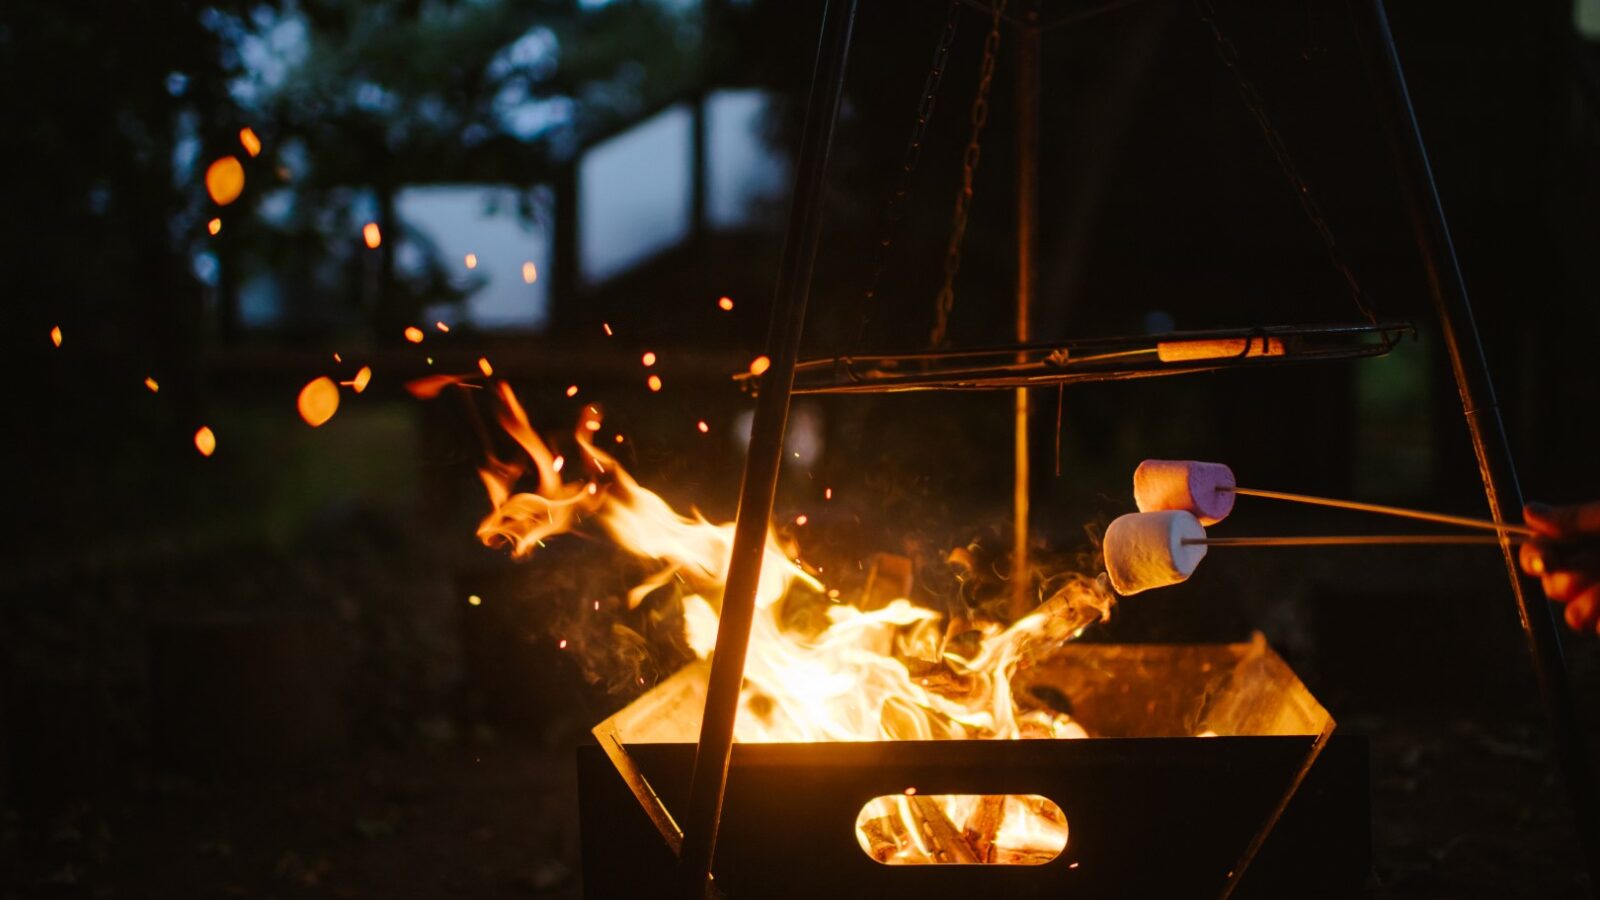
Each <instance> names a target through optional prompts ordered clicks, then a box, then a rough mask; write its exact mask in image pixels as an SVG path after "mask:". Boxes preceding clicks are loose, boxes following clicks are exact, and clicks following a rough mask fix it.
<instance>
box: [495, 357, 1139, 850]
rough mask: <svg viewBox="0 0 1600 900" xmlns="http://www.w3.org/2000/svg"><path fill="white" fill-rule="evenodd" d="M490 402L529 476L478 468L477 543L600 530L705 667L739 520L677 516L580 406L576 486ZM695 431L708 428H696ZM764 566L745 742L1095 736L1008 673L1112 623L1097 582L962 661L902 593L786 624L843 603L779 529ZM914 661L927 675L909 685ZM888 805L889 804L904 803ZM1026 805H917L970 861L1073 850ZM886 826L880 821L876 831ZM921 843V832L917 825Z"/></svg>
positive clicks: (529, 431)
mask: <svg viewBox="0 0 1600 900" xmlns="http://www.w3.org/2000/svg"><path fill="white" fill-rule="evenodd" d="M497 395H498V399H499V401H500V410H499V422H500V425H501V426H502V427H503V428H504V429H505V430H506V432H507V433H508V434H509V435H510V436H511V437H512V439H513V440H514V441H515V442H516V443H517V444H518V445H519V446H520V447H521V449H522V450H523V452H524V453H525V454H526V456H527V458H528V460H529V462H531V466H532V469H531V471H530V470H529V468H528V465H527V464H525V463H517V462H508V461H504V460H501V459H498V458H496V457H494V456H492V455H491V457H490V458H489V460H488V462H487V463H486V464H485V465H484V466H483V467H482V468H481V469H480V470H479V474H480V476H481V478H482V481H483V484H484V487H485V489H486V490H487V492H488V497H489V501H490V504H491V506H492V511H491V512H490V513H489V514H488V515H487V516H486V517H485V518H484V519H483V521H482V522H481V523H480V524H479V526H478V531H477V534H478V537H479V538H480V539H481V540H483V541H484V542H485V543H486V544H488V545H491V546H504V547H507V548H509V549H510V551H511V553H512V554H513V555H514V556H518V557H524V556H527V555H529V554H531V553H532V552H534V550H535V549H536V548H538V547H541V546H543V544H544V542H545V541H546V540H548V539H550V538H552V537H554V536H556V535H559V534H563V533H565V532H569V531H573V530H575V529H577V528H578V527H579V526H580V525H581V526H582V527H583V528H584V530H585V531H589V532H592V531H598V532H600V533H602V534H603V535H604V536H605V537H607V538H609V539H610V541H611V542H613V543H614V544H615V545H616V546H617V547H618V548H620V549H622V550H624V551H626V552H628V553H630V554H632V555H633V556H635V557H637V558H638V559H640V560H641V561H644V562H645V563H646V564H647V566H648V567H649V573H648V574H647V575H646V576H645V577H644V579H643V580H642V581H641V582H640V583H639V584H637V585H635V586H634V587H633V588H632V589H630V590H629V591H628V593H627V606H628V608H629V609H633V608H636V607H638V606H639V604H640V603H642V602H643V601H644V599H645V598H646V597H647V596H649V595H650V594H652V593H654V592H655V591H656V590H658V589H660V588H662V587H664V586H667V585H669V584H676V585H677V589H678V591H679V594H680V596H681V597H682V603H683V629H684V630H683V636H684V638H685V641H686V643H687V645H688V646H689V647H690V648H691V649H692V651H693V652H694V653H695V654H696V655H697V656H699V657H701V658H702V659H705V658H709V657H710V655H711V652H712V650H713V649H714V647H715V645H716V636H717V628H718V612H717V610H718V608H719V606H720V603H721V595H722V586H723V583H724V580H725V579H726V575H727V571H726V569H727V565H728V560H729V558H730V555H731V553H732V549H733V535H734V525H733V524H732V523H724V524H717V523H713V522H710V521H708V520H706V519H705V518H704V517H703V516H701V515H699V514H698V513H694V514H691V515H684V514H682V513H680V512H678V511H677V510H675V509H673V508H672V507H671V506H670V505H669V504H668V503H667V502H666V501H665V500H663V499H662V498H661V497H660V496H658V495H657V494H655V493H653V492H652V491H650V490H647V489H646V488H644V487H642V486H641V485H640V484H639V483H638V482H637V481H635V480H634V479H633V477H632V476H631V475H629V474H628V472H627V471H626V470H625V469H623V468H622V467H621V466H619V465H618V464H617V462H616V460H615V459H613V458H612V457H610V456H608V455H607V454H606V453H604V452H603V451H601V450H600V449H599V448H598V447H596V446H595V444H594V442H593V433H594V431H596V430H597V429H598V427H599V411H598V409H596V408H595V407H593V406H590V407H586V408H585V411H584V412H585V415H584V417H583V418H582V419H581V420H580V424H579V426H578V428H577V429H575V431H574V438H573V439H574V440H575V441H576V443H577V445H578V447H579V448H581V450H582V454H581V457H580V458H581V459H582V460H583V461H584V464H585V465H584V466H583V467H581V468H579V471H577V472H576V473H569V474H570V475H571V476H572V477H574V480H571V481H568V480H564V479H563V477H562V474H561V468H562V467H561V465H560V464H561V462H563V460H562V458H561V457H559V456H556V455H555V454H554V453H553V452H552V451H551V449H550V448H549V446H548V445H546V443H545V442H544V440H543V439H542V438H540V436H539V435H538V434H537V433H536V432H535V431H534V430H533V427H532V426H531V425H530V424H529V420H528V416H527V413H526V412H525V411H524V409H523V407H522V405H521V404H520V402H519V401H518V400H517V398H516V396H515V394H514V393H513V392H512V391H511V389H510V387H509V386H508V385H506V384H504V383H500V384H498V385H497ZM698 424H699V427H700V429H701V430H702V431H705V430H707V427H706V425H705V423H704V422H703V421H702V422H700V423H698ZM525 475H527V476H529V477H530V481H532V482H533V484H534V487H533V489H532V490H531V491H521V492H519V491H517V490H516V486H517V485H518V483H519V482H521V480H522V479H523V477H524V476H525ZM601 476H603V479H602V478H601ZM805 523H806V517H805V516H803V515H802V516H799V517H797V518H796V519H795V524H797V525H804V524H805ZM763 560H764V562H763V565H762V568H761V577H760V579H759V585H758V588H757V592H756V599H755V605H756V615H755V618H754V623H753V625H752V629H751V634H750V644H749V646H750V650H749V654H748V658H747V662H746V667H745V673H744V675H745V686H744V689H743V691H742V694H741V697H740V707H739V716H738V720H737V723H736V727H735V739H736V740H739V741H743V742H814V741H883V740H932V739H977V738H982V739H1015V738H1074V737H1085V736H1087V735H1086V733H1085V732H1084V730H1083V728H1082V727H1081V726H1079V725H1078V724H1077V723H1076V722H1074V721H1073V720H1072V719H1071V718H1070V717H1069V716H1067V715H1064V714H1061V713H1057V712H1053V711H1050V710H1046V709H1041V708H1037V707H1032V708H1023V707H1021V706H1019V704H1018V703H1017V702H1016V698H1015V697H1014V696H1013V692H1012V686H1011V678H1012V676H1013V674H1015V673H1016V672H1017V670H1018V668H1019V667H1020V666H1022V665H1024V664H1025V663H1026V662H1027V661H1028V660H1029V659H1030V658H1032V657H1033V656H1034V655H1036V654H1037V653H1038V652H1039V651H1040V650H1041V649H1047V648H1048V647H1049V646H1051V645H1054V644H1059V643H1060V642H1062V641H1065V640H1070V639H1072V638H1074V637H1076V636H1077V635H1078V634H1079V633H1081V631H1082V629H1083V628H1084V627H1085V626H1087V625H1088V624H1090V623H1091V622H1094V621H1099V620H1100V619H1103V618H1105V617H1107V616H1109V614H1110V603H1111V597H1110V595H1109V594H1108V593H1107V592H1106V591H1104V589H1103V588H1100V587H1099V586H1098V585H1097V584H1096V583H1095V582H1093V581H1090V580H1089V579H1086V578H1084V579H1074V580H1070V581H1069V582H1068V583H1067V586H1066V587H1064V588H1062V589H1061V590H1060V591H1059V592H1057V594H1056V595H1055V596H1053V597H1051V598H1050V599H1049V600H1047V601H1046V602H1045V603H1044V604H1043V605H1041V606H1040V607H1039V608H1038V609H1037V610H1036V611H1035V612H1033V613H1031V614H1029V615H1027V616H1025V617H1023V618H1022V619H1019V620H1018V621H1016V622H1014V623H1013V624H1011V625H1010V626H1007V627H1002V626H1001V625H999V624H995V623H988V624H982V625H976V626H973V630H975V631H977V632H978V635H979V637H980V640H979V641H978V642H977V644H976V647H975V649H974V647H973V646H972V645H970V644H968V643H965V642H964V643H963V644H962V647H961V649H960V650H959V651H958V650H957V649H954V648H952V647H950V646H947V645H946V639H945V638H946V623H945V622H944V621H943V618H944V617H943V615H942V614H941V613H939V612H936V611H935V610H932V609H928V608H925V607H921V606H918V605H916V604H914V603H913V602H912V601H910V600H909V599H906V598H903V597H902V598H899V599H894V600H892V601H890V602H889V603H887V604H886V605H883V606H881V607H879V608H876V609H871V610H867V609H861V608H858V607H856V606H853V605H850V604H849V603H842V602H835V603H833V604H831V605H829V606H827V607H826V623H825V624H824V625H822V626H820V628H813V629H811V630H798V629H796V628H793V627H790V626H787V625H785V621H786V620H785V618H784V616H783V607H784V605H785V604H784V603H783V601H784V600H785V598H786V597H787V596H788V595H789V593H790V589H791V588H792V587H796V586H804V587H805V588H808V589H809V590H810V591H812V592H815V593H816V594H826V595H827V596H829V597H838V596H839V592H838V591H837V590H836V589H835V590H828V589H827V588H826V587H825V585H824V584H823V583H822V582H821V581H820V580H819V579H818V578H817V577H816V576H814V575H812V574H811V573H810V572H808V571H807V570H806V569H805V568H803V567H802V566H801V565H800V564H799V563H798V562H797V561H796V560H795V559H793V558H791V556H790V555H789V554H788V553H786V552H785V551H784V549H783V547H782V546H781V545H780V544H779V542H778V539H777V538H776V536H775V535H773V533H772V532H771V531H770V529H769V532H768V535H767V541H766V546H765V548H764V551H763ZM907 660H912V661H913V662H914V663H915V664H916V665H917V667H918V671H919V672H921V673H923V674H922V675H913V674H912V669H911V668H910V667H908V664H907ZM932 669H939V670H940V673H941V675H940V677H939V678H928V677H925V675H926V673H927V671H929V670H932ZM936 685H938V686H936ZM882 799H884V801H885V802H887V803H893V802H896V801H897V800H898V799H899V798H882ZM1013 799H1014V800H1016V802H1015V803H1013V802H1012V800H1013ZM1025 801H1026V798H1007V799H1006V802H1005V804H1004V805H1003V806H997V805H994V804H991V805H989V806H981V804H979V802H978V798H972V797H956V796H952V797H951V798H949V800H948V801H945V800H941V801H940V802H941V803H945V804H946V805H945V806H943V807H940V806H939V805H937V804H935V805H934V806H928V805H927V804H926V803H920V804H916V807H917V809H919V810H921V812H919V813H917V814H916V815H921V816H923V817H924V818H926V816H928V815H932V814H933V813H930V812H928V810H939V809H941V808H942V812H941V813H939V814H940V815H943V816H945V817H946V819H947V820H948V821H947V822H946V823H945V824H946V825H948V826H950V828H951V829H953V830H948V831H946V832H943V833H946V834H954V835H957V836H958V837H957V838H956V840H958V841H963V843H965V842H966V841H969V840H977V839H976V838H971V837H968V838H961V837H959V836H960V835H962V834H969V835H970V834H981V838H982V840H981V841H979V842H978V844H975V845H974V846H975V847H976V846H979V844H981V848H988V849H986V850H983V852H981V853H977V855H978V856H984V855H985V854H987V855H988V857H989V858H987V859H986V860H980V861H996V857H995V854H996V853H998V854H999V858H1000V859H1001V861H1004V859H1005V858H1006V857H1005V854H1006V853H1012V852H1015V853H1023V854H1027V853H1033V852H1037V851H1039V850H1040V849H1041V848H1049V849H1050V854H1051V855H1053V854H1054V852H1055V851H1058V850H1059V849H1060V848H1061V847H1062V846H1063V845H1064V844H1065V842H1066V837H1065V835H1066V823H1065V821H1064V820H1059V821H1057V820H1056V819H1051V818H1049V817H1048V816H1045V815H1044V814H1043V813H1042V812H1040V811H1038V810H1037V809H1036V808H1034V807H1030V806H1029V805H1028V804H1027V802H1025ZM962 804H965V805H964V806H963V805H962ZM902 805H904V804H902ZM906 809H908V810H909V809H911V807H909V806H907V807H906ZM889 814H896V815H898V813H895V811H894V810H893V809H890V810H888V812H886V813H885V815H889ZM901 818H902V819H906V820H907V821H909V820H910V818H914V816H913V814H912V813H910V812H907V813H905V814H904V815H902V816H901ZM1057 819H1059V816H1057ZM881 826H882V823H881V822H880V823H879V825H877V826H874V827H881ZM895 827H896V828H898V827H899V826H895ZM963 829H966V831H963ZM912 832H913V833H915V834H919V835H920V834H921V833H922V832H921V831H919V830H918V829H917V828H916V827H914V826H913V827H912ZM862 839H863V841H865V840H866V838H865V837H863V838H862ZM916 840H919V841H921V840H923V838H921V837H918V838H917V839H916ZM863 846H865V843H864V844H863ZM981 848H980V849H981ZM946 849H948V848H946ZM924 850H927V848H926V847H924ZM942 852H944V851H939V853H942ZM962 852H963V853H967V852H973V853H976V852H977V851H972V850H970V849H969V850H966V851H962ZM939 853H936V852H933V851H928V852H927V856H928V859H927V860H926V861H929V862H934V861H940V860H939V859H936V858H935V857H937V856H938V855H939ZM958 855H959V854H958ZM1046 858H1048V857H1046Z"/></svg>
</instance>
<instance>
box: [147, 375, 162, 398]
mask: <svg viewBox="0 0 1600 900" xmlns="http://www.w3.org/2000/svg"><path fill="white" fill-rule="evenodd" d="M144 386H145V387H146V388H149V389H150V393H152V394H154V393H157V392H159V391H160V390H161V385H159V384H157V383H156V380H155V379H154V378H150V377H149V376H146V377H145V379H144Z"/></svg>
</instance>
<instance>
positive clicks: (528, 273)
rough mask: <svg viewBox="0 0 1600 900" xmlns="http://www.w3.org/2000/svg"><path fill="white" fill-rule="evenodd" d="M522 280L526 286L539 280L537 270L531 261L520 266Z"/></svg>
mask: <svg viewBox="0 0 1600 900" xmlns="http://www.w3.org/2000/svg"><path fill="white" fill-rule="evenodd" d="M522 280H523V281H524V282H525V283H527V284H533V283H534V282H535V281H538V280H539V270H538V268H537V267H535V266H534V264H533V262H532V261H531V260H530V261H528V262H525V263H523V264H522Z"/></svg>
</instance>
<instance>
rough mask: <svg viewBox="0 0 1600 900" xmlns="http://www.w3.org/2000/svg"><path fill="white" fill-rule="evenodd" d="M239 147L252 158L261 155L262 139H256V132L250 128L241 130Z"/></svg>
mask: <svg viewBox="0 0 1600 900" xmlns="http://www.w3.org/2000/svg"><path fill="white" fill-rule="evenodd" d="M239 146H241V147H243V148H244V152H246V153H248V154H250V155H251V156H259V155H261V138H259V137H256V133H255V130H254V129H252V128H250V127H249V126H246V127H244V128H241V129H239Z"/></svg>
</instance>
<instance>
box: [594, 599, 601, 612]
mask: <svg viewBox="0 0 1600 900" xmlns="http://www.w3.org/2000/svg"><path fill="white" fill-rule="evenodd" d="M594 611H595V612H599V611H600V601H599V600H596V601H595V602H594Z"/></svg>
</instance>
